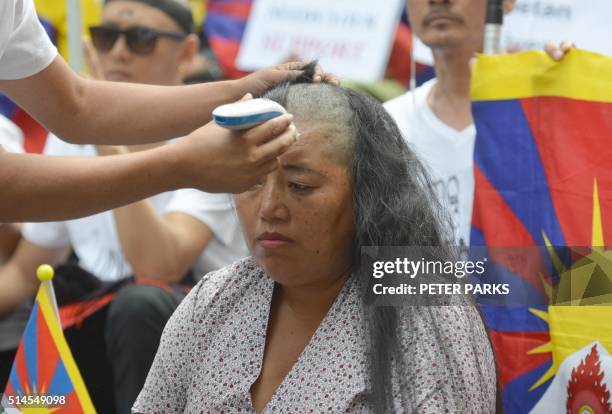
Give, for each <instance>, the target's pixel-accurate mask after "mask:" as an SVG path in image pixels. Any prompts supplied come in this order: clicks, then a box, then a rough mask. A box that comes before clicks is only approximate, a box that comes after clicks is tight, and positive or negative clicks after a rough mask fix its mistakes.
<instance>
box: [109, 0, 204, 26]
mask: <svg viewBox="0 0 612 414" xmlns="http://www.w3.org/2000/svg"><path fill="white" fill-rule="evenodd" d="M111 1H115V0H106V1H105V4H108V3H110V2H111ZM125 1H133V2H137V3H144V4H146V5H148V6H151V7H155V8H156V9H159V10H161V11H163V12H164V13H166V14H167V15H168V17H170V18H171V19H172V20H174V21H175V22H176V24H178V25H179V27H180V28H181V30H183V31H184V32H185V33H188V34H189V33H193V32H194V23H193V14H192V13H191V9H190V8H189V6H188V5H186V4H183V3H181V2H180V1H177V0H125Z"/></svg>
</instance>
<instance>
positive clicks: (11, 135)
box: [0, 115, 24, 154]
mask: <svg viewBox="0 0 612 414" xmlns="http://www.w3.org/2000/svg"><path fill="white" fill-rule="evenodd" d="M0 145H2V147H3V148H4V150H5V151H7V152H12V153H17V154H22V153H23V152H24V150H23V132H22V131H21V129H19V127H18V126H17V125H15V124H14V123H13V122H12V121H11V120H10V119H8V118H6V117H5V116H4V115H0Z"/></svg>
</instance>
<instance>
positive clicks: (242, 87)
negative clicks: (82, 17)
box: [0, 56, 302, 144]
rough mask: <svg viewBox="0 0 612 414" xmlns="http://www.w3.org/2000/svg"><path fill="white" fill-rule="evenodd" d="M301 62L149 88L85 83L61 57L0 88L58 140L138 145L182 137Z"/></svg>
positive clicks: (292, 73)
mask: <svg viewBox="0 0 612 414" xmlns="http://www.w3.org/2000/svg"><path fill="white" fill-rule="evenodd" d="M301 65H302V64H301V63H291V64H286V65H281V66H276V67H273V68H268V69H263V70H260V71H258V72H255V73H253V74H252V75H249V76H247V77H245V78H242V79H239V80H236V81H224V82H211V83H205V84H198V85H188V86H154V85H141V84H138V85H137V84H130V83H115V82H102V81H96V80H88V79H85V78H82V77H80V76H78V75H76V74H75V73H74V72H73V71H72V70H71V69H70V68H69V67H68V65H67V64H66V62H65V61H64V60H63V59H62V58H61V57H59V56H58V57H56V59H55V60H54V61H53V63H51V65H49V66H48V67H47V68H45V69H44V70H42V71H41V72H39V73H37V74H35V75H33V76H30V77H28V78H24V79H18V80H8V81H7V80H4V81H0V90H3V91H4V92H6V94H7V95H8V96H9V97H10V98H11V99H13V100H14V101H15V102H17V104H19V105H20V106H21V107H23V108H25V109H26V110H27V111H28V112H29V113H30V114H32V115H33V116H34V118H36V119H38V120H39V121H40V122H41V123H42V124H43V125H45V126H46V127H47V128H49V129H50V130H51V131H53V132H54V133H55V134H56V135H57V136H59V137H62V139H65V140H67V141H70V142H74V143H92V144H96V143H101V144H140V143H147V142H154V141H161V140H164V139H168V138H174V137H178V136H183V135H186V134H188V133H189V132H191V131H193V130H194V129H196V128H198V127H200V126H202V125H204V124H206V123H207V122H208V121H209V120H210V118H211V113H212V111H213V109H214V108H215V107H216V106H218V105H220V104H223V103H228V102H232V101H236V100H238V99H240V98H241V97H242V96H243V95H245V94H246V93H247V92H250V93H252V94H254V95H256V94H261V93H263V92H264V91H265V90H267V89H269V88H270V87H272V86H273V85H276V84H278V83H280V82H283V81H285V80H288V79H290V78H292V77H295V76H297V74H299V71H297V70H295V69H297V68H299V67H301Z"/></svg>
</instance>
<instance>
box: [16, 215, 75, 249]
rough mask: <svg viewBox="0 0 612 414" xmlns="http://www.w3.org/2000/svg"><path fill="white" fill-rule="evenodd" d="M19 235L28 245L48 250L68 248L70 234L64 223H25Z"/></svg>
mask: <svg viewBox="0 0 612 414" xmlns="http://www.w3.org/2000/svg"><path fill="white" fill-rule="evenodd" d="M21 235H22V236H23V238H24V239H26V240H27V241H29V242H30V243H33V244H36V245H38V246H41V247H45V248H48V249H56V248H60V247H66V246H70V234H69V233H68V227H67V226H66V222H64V221H50V222H47V223H26V224H24V226H23V228H22V229H21Z"/></svg>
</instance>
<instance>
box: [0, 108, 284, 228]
mask: <svg viewBox="0 0 612 414" xmlns="http://www.w3.org/2000/svg"><path fill="white" fill-rule="evenodd" d="M291 121H292V116H291V115H289V114H287V115H283V116H281V117H278V118H274V119H272V120H270V121H268V122H266V123H264V124H262V125H259V126H257V127H255V128H252V129H250V130H247V131H245V132H243V133H236V132H231V131H228V130H226V129H223V128H221V127H219V126H217V125H215V124H214V123H209V124H208V125H205V126H204V127H202V128H200V129H198V130H196V131H194V132H193V133H191V134H189V135H188V136H187V137H185V138H182V139H180V140H178V141H177V142H176V143H173V144H169V145H164V146H161V147H158V148H155V149H152V150H147V151H141V152H138V153H133V154H126V155H117V156H108V157H95V158H66V157H48V156H42V155H32V154H8V153H6V152H4V151H3V150H2V149H1V147H0V188H2V201H1V202H0V221H5V222H10V221H12V222H20V221H44V220H65V219H68V218H75V217H78V216H86V215H90V214H93V213H97V212H100V211H105V210H110V209H112V208H115V207H118V206H121V205H125V204H128V203H131V202H134V201H137V200H142V199H144V198H147V197H149V196H151V195H153V194H157V193H161V192H164V191H169V190H174V189H177V188H197V189H200V190H203V191H208V192H241V191H244V190H246V189H248V188H249V187H251V186H252V185H253V184H254V183H256V182H257V180H258V179H259V178H260V177H261V176H263V175H265V174H267V173H269V172H271V171H273V170H274V169H276V168H277V167H278V159H277V157H278V156H279V155H280V154H282V153H283V152H285V151H286V150H287V149H288V148H289V147H290V146H291V144H292V143H293V142H294V140H295V137H296V130H295V127H294V126H293V125H291Z"/></svg>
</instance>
